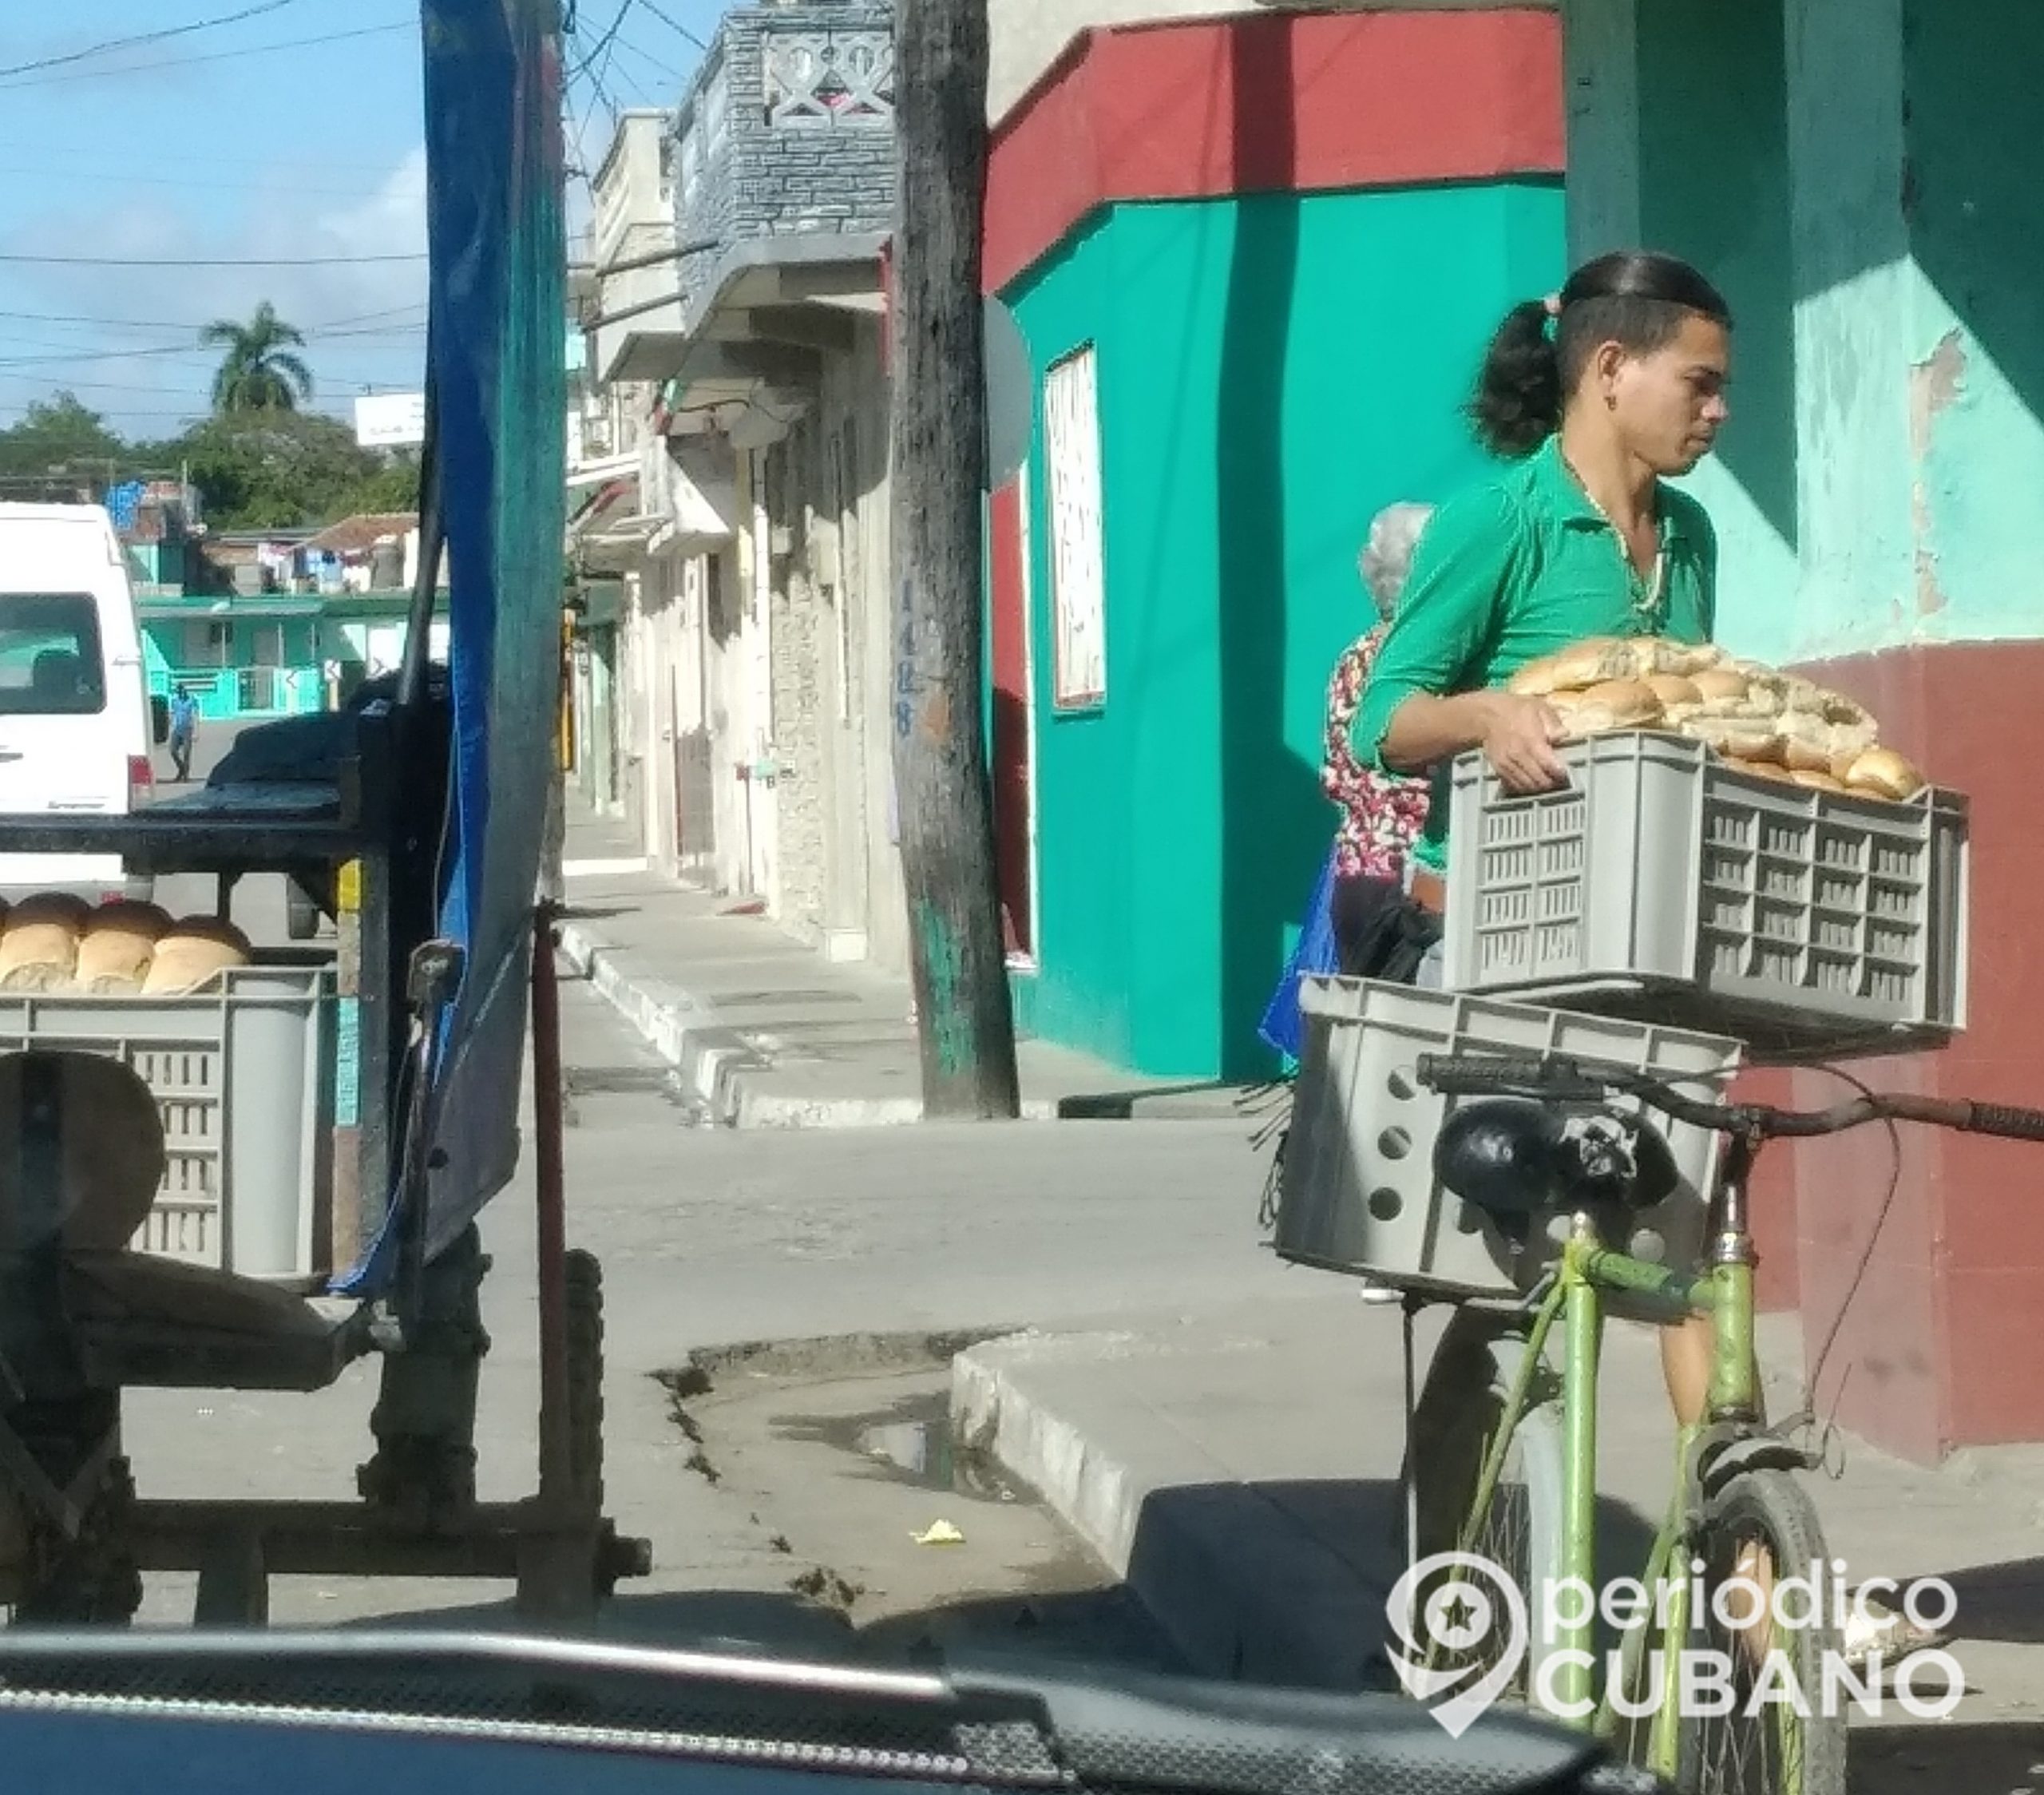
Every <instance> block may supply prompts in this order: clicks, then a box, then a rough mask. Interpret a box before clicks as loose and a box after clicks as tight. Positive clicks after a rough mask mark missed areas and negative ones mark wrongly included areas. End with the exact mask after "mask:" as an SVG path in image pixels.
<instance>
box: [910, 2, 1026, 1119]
mask: <svg viewBox="0 0 2044 1795" xmlns="http://www.w3.org/2000/svg"><path fill="white" fill-rule="evenodd" d="M986 7H987V0H898V3H897V6H896V7H895V13H894V84H895V85H894V91H895V121H894V122H895V130H896V133H897V140H898V142H899V145H900V152H901V187H900V194H899V199H898V201H897V206H898V211H897V221H896V225H895V236H894V244H893V329H894V337H893V436H894V444H893V448H894V454H893V493H894V499H893V543H894V581H893V584H894V613H893V624H894V633H893V648H894V653H893V704H892V712H893V739H894V780H895V792H896V798H897V810H898V815H899V822H900V833H901V866H902V874H903V878H904V881H905V884H906V886H907V888H908V900H909V943H910V952H911V954H912V957H913V964H914V972H915V989H916V1003H917V1015H918V1016H919V1017H920V1019H921V1036H922V1043H921V1044H922V1072H923V1107H924V1112H925V1115H929V1116H930V1117H932V1118H939V1117H951V1118H960V1117H965V1118H994V1117H1012V1116H1014V1115H1019V1114H1020V1108H1021V1102H1020V1090H1019V1087H1018V1084H1017V1080H1016V1069H1015V1021H1014V1012H1013V1010H1012V1006H1011V1004H1010V1002H1009V997H1008V965H1007V953H1006V946H1005V942H1004V939H1003V936H1002V932H1001V924H1000V891H999V888H998V883H997V878H996V870H995V860H994V834H993V801H992V786H991V784H990V782H989V781H988V776H987V765H986V755H985V743H984V728H983V726H982V718H983V715H984V709H983V707H984V691H983V690H982V672H981V663H982V660H983V653H982V648H981V620H980V610H981V605H980V584H981V581H982V578H983V573H982V569H983V566H984V563H983V560H982V542H981V537H982V533H983V528H984V525H983V513H982V510H981V506H982V505H983V503H984V490H985V484H986V481H985V475H986V381H985V378H984V365H983V363H984V351H983V345H982V343H981V319H982V312H981V309H980V308H981V299H980V208H981V200H982V195H983V192H984V187H985V183H986V160H987V126H986V104H987V14H986Z"/></svg>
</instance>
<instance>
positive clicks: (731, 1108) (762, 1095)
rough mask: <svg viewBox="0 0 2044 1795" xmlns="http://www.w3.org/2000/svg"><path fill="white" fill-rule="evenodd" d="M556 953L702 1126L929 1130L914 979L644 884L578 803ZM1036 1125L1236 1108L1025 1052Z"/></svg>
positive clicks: (692, 895) (692, 896)
mask: <svg viewBox="0 0 2044 1795" xmlns="http://www.w3.org/2000/svg"><path fill="white" fill-rule="evenodd" d="M564 866H565V869H566V874H567V877H566V885H567V894H568V913H567V916H566V917H565V919H564V922H563V924H562V927H561V952H562V954H563V956H564V958H565V959H566V960H567V961H568V962H569V964H570V965H572V966H573V967H574V969H575V970H576V972H577V973H580V975H581V976H582V977H584V978H587V979H588V980H589V981H590V982H591V984H592V985H593V987H594V988H595V989H596V991H597V992H598V993H600V995H601V996H602V997H604V999H605V1000H606V1001H608V1002H609V1003H611V1004H612V1005H614V1006H615V1007H616V1008H617V1009H618V1010H619V1012H620V1013H622V1014H623V1015H624V1017H625V1018H626V1020H628V1021H629V1022H630V1023H631V1024H632V1026H633V1027H634V1028H636V1029H637V1030H638V1031H639V1032H640V1034H641V1035H643V1036H644V1037H645V1038H646V1040H648V1042H649V1043H650V1044H652V1047H653V1048H654V1049H655V1051H656V1052H658V1053H659V1054H660V1056H661V1057H662V1058H663V1059H664V1060H666V1061H667V1063H668V1064H670V1065H671V1066H672V1067H673V1068H675V1075H676V1079H677V1082H678V1084H679V1088H680V1093H681V1095H682V1096H683V1099H684V1100H686V1101H687V1103H689V1104H691V1105H692V1106H693V1107H695V1109H696V1110H697V1111H698V1112H699V1115H701V1117H702V1118H703V1119H704V1120H707V1121H711V1122H716V1123H725V1124H727V1125H731V1126H734V1127H742V1128H762V1127H767V1128H786V1127H869V1126H874V1125H879V1124H887V1123H906V1122H913V1121H917V1120H918V1119H920V1118H921V1115H922V1097H921V1064H920V1060H919V1059H918V1048H917V1036H916V1029H915V1026H914V1024H913V1023H912V1022H911V1021H910V1020H909V1002H910V998H909V981H908V980H907V979H906V978H905V977H889V976H887V975H885V974H882V973H876V972H875V971H873V969H871V968H870V967H868V966H866V965H860V964H857V963H852V964H844V963H840V962H834V961H830V960H827V959H826V958H825V957H823V955H822V954H821V953H818V952H817V951H815V950H814V949H812V948H810V947H808V946H806V945H804V944H803V943H802V942H800V941H797V940H795V939H794V937H792V936H790V935H789V934H787V933H785V932H784V931H782V929H779V928H778V927H777V926H776V925H774V923H772V922H771V921H768V920H767V919H766V918H765V917H762V916H759V915H758V914H755V913H748V909H747V905H744V904H743V903H742V902H739V901H733V900H729V899H723V898H718V897H711V896H710V895H708V894H705V893H703V892H699V891H694V890H688V889H687V888H685V887H683V886H677V885H675V884H673V883H672V882H670V881H667V880H665V879H663V878H660V877H659V876H658V875H657V874H654V873H652V872H651V871H649V870H647V866H646V863H645V860H644V856H643V854H638V853H636V851H635V850H634V847H633V845H632V842H631V841H630V839H629V838H628V836H627V834H626V833H625V831H624V829H623V828H622V826H620V825H618V824H616V823H614V822H608V821H607V820H604V819H602V818H595V817H592V816H591V815H590V814H588V812H587V811H586V810H584V809H582V808H581V807H580V806H579V805H578V804H577V803H576V802H575V800H573V799H572V798H571V799H570V808H569V814H568V831H567V851H566V854H565V856H564ZM1019 1057H1020V1063H1021V1075H1022V1092H1023V1100H1024V1113H1025V1114H1026V1115H1029V1116H1032V1117H1035V1118H1048V1117H1052V1116H1070V1117H1087V1118H1131V1117H1139V1118H1142V1119H1152V1120H1154V1119H1167V1118H1173V1119H1176V1118H1194V1119H1213V1118H1227V1117H1231V1116H1233V1115H1235V1114H1236V1113H1237V1111H1236V1108H1235V1100H1236V1096H1237V1093H1236V1092H1235V1091H1234V1090H1233V1089H1231V1088H1228V1087H1226V1086H1222V1085H1216V1084H1172V1083H1170V1082H1168V1081H1166V1080H1156V1079H1145V1078H1142V1077H1139V1076H1135V1075H1134V1074H1131V1073H1128V1072H1122V1071H1119V1070H1117V1069H1115V1068H1113V1067H1111V1066H1108V1065H1105V1064H1102V1063H1101V1062H1100V1061H1099V1060H1093V1059H1091V1058H1089V1057H1088V1056H1086V1055H1084V1054H1082V1053H1075V1052H1071V1051H1069V1050H1068V1049H1066V1048H1060V1047H1055V1046H1053V1045H1052V1044H1050V1043H1048V1042H1046V1041H1035V1040H1028V1041H1024V1042H1022V1043H1021V1044H1020V1053H1019Z"/></svg>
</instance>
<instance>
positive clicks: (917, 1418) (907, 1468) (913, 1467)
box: [774, 1392, 1022, 1502]
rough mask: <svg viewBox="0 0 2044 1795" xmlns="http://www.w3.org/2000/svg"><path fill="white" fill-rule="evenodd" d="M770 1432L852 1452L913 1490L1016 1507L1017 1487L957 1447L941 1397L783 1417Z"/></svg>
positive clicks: (947, 1405)
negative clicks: (845, 1412) (871, 1410)
mask: <svg viewBox="0 0 2044 1795" xmlns="http://www.w3.org/2000/svg"><path fill="white" fill-rule="evenodd" d="M774 1431H775V1432H777V1433H779V1434H780V1435H781V1436H782V1437H783V1438H785V1439H789V1440H814V1441H816V1442H817V1443H818V1444H821V1445H826V1446H833V1447H835V1448H837V1449H838V1450H839V1451H840V1452H853V1453H855V1454H857V1455H858V1456H859V1457H860V1458H862V1459H863V1460H866V1462H867V1463H868V1464H870V1465H872V1466H873V1468H874V1469H875V1470H876V1471H877V1472H879V1473H880V1475H881V1476H885V1477H890V1478H892V1479H893V1480H895V1481H897V1482H899V1483H904V1484H914V1485H915V1486H916V1487H917V1488H918V1489H927V1490H943V1491H945V1492H947V1493H949V1494H951V1495H954V1496H970V1497H972V1499H973V1500H976V1501H980V1502H1017V1501H1020V1500H1022V1492H1021V1490H1020V1487H1019V1486H1017V1485H1016V1484H1012V1483H1011V1482H1009V1481H1008V1480H1007V1479H1006V1478H1004V1476H1001V1474H1000V1468H999V1467H997V1466H996V1465H995V1464H993V1463H992V1460H989V1459H988V1458H987V1457H986V1456H984V1454H982V1453H979V1452H972V1451H969V1450H968V1449H967V1448H964V1447H961V1445H959V1444H958V1443H957V1440H955V1439H954V1438H953V1436H952V1432H951V1405H950V1400H949V1397H948V1396H947V1395H945V1393H941V1392H940V1393H937V1394H936V1395H933V1396H927V1397H916V1398H915V1399H913V1401H907V1402H902V1403H897V1405H895V1406H894V1407H893V1408H892V1409H883V1410H881V1411H880V1412H879V1413H877V1414H870V1415H850V1416H786V1417H779V1418H777V1419H776V1420H775V1421H774Z"/></svg>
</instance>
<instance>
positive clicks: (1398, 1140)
mask: <svg viewBox="0 0 2044 1795" xmlns="http://www.w3.org/2000/svg"><path fill="white" fill-rule="evenodd" d="M1300 1008H1301V1010H1302V1011H1303V1012H1304V1014H1305V1052H1304V1054H1303V1055H1302V1056H1301V1060H1300V1066H1299V1076H1298V1080H1297V1084H1295V1085H1294V1086H1293V1099H1292V1122H1291V1129H1290V1132H1289V1135H1287V1137H1286V1139H1285V1152H1284V1164H1283V1171H1282V1178H1281V1184H1280V1187H1279V1194H1278V1219H1277V1227H1276V1231H1275V1235H1274V1242H1273V1244H1274V1246H1275V1247H1276V1250H1277V1251H1278V1254H1279V1255H1280V1256H1281V1258H1287V1259H1290V1260H1293V1261H1294V1262H1297V1263H1300V1264H1303V1265H1311V1266H1320V1267H1321V1268H1323V1269H1325V1270H1335V1271H1346V1272H1353V1273H1357V1274H1365V1275H1367V1276H1369V1277H1373V1278H1377V1279H1378V1280H1379V1281H1380V1282H1385V1283H1390V1284H1396V1285H1399V1286H1403V1287H1404V1288H1408V1289H1413V1290H1424V1291H1427V1292H1429V1293H1431V1294H1437V1295H1445V1296H1460V1297H1500V1296H1511V1295H1515V1294H1523V1292H1524V1291H1525V1290H1527V1288H1528V1287H1529V1286H1530V1285H1531V1282H1533V1280H1534V1279H1535V1278H1536V1277H1537V1275H1538V1274H1539V1270H1540V1267H1541V1266H1543V1264H1544V1263H1545V1262H1546V1259H1547V1255H1546V1254H1543V1252H1542V1251H1541V1250H1540V1249H1539V1241H1538V1239H1537V1238H1536V1240H1535V1242H1534V1243H1533V1245H1532V1246H1531V1248H1530V1249H1529V1250H1527V1251H1524V1252H1516V1253H1515V1251H1514V1250H1512V1247H1511V1244H1510V1243H1509V1242H1507V1241H1506V1240H1505V1238H1503V1235H1501V1234H1499V1232H1498V1231H1497V1230H1496V1229H1495V1228H1494V1227H1493V1226H1491V1223H1490V1222H1488V1221H1487V1219H1486V1218H1484V1216H1483V1214H1482V1212H1481V1211H1479V1210H1476V1209H1472V1207H1470V1206H1469V1205H1468V1204H1467V1203H1464V1202H1463V1201H1462V1200H1461V1199H1460V1198H1459V1197H1456V1196H1455V1195H1452V1193H1451V1192H1449V1191H1445V1190H1444V1189H1442V1187H1440V1184H1439V1183H1437V1182H1436V1179H1435V1177H1434V1173H1433V1150H1434V1142H1435V1140H1436V1137H1437V1136H1438V1135H1439V1134H1440V1129H1441V1125H1442V1123H1444V1122H1445V1121H1446V1119H1447V1118H1448V1115H1449V1114H1450V1112H1451V1108H1452V1102H1453V1100H1450V1099H1448V1098H1446V1097H1442V1096H1436V1094H1434V1093H1433V1092H1430V1091H1427V1090H1425V1089H1423V1088H1421V1087H1420V1083H1419V1080H1418V1077H1417V1076H1416V1066H1417V1063H1418V1060H1419V1058H1420V1055H1422V1054H1424V1053H1451V1052H1470V1051H1474V1052H1481V1051H1483V1050H1485V1049H1489V1050H1491V1051H1499V1050H1513V1051H1519V1052H1556V1053H1566V1054H1569V1055H1572V1056H1575V1057H1576V1058H1578V1059H1580V1060H1594V1061H1598V1062H1601V1063H1602V1064H1609V1065H1618V1066H1623V1067H1626V1068H1630V1070H1633V1071H1635V1072H1654V1073H1656V1074H1658V1075H1659V1076H1662V1077H1664V1078H1666V1079H1667V1080H1668V1081H1669V1082H1670V1083H1671V1084H1675V1085H1676V1086H1677V1087H1678V1088H1680V1089H1682V1090H1684V1091H1686V1092H1689V1094H1690V1095H1692V1096H1697V1097H1705V1098H1708V1097H1713V1096H1717V1095H1719V1094H1721V1092H1722V1090H1723V1088H1724V1087H1725V1084H1727V1083H1728V1082H1729V1080H1730V1078H1731V1076H1732V1075H1733V1072H1736V1071H1737V1068H1738V1065H1739V1063H1740V1059H1741V1050H1740V1045H1739V1043H1738V1042H1737V1041H1736V1040H1728V1039H1723V1038H1721V1037H1717V1036H1709V1035H1699V1034H1694V1033H1691V1032H1688V1031H1686V1030H1683V1029H1678V1028H1662V1027H1658V1026H1657V1025H1654V1024H1649V1023H1639V1022H1626V1021H1622V1020H1618V1019H1617V1018H1614V1017H1610V1016H1586V1015H1581V1014H1578V1013H1575V1012H1571V1011H1567V1010H1557V1009H1543V1008H1535V1007H1534V1006H1532V1005H1531V1004H1509V1003H1503V1002H1500V1001H1498V1000H1497V999H1495V998H1490V997H1470V996H1467V995H1464V994H1460V993H1448V992H1440V991H1423V990H1418V989H1414V988H1412V986H1409V985H1380V984H1376V983H1373V982H1371V981H1367V980H1363V979H1309V980H1305V981H1302V982H1301V986H1300ZM1658 1125H1659V1126H1660V1127H1662V1129H1663V1131H1664V1132H1665V1133H1666V1136H1667V1139H1668V1144H1669V1146H1670V1148H1671V1149H1672V1150H1673V1151H1674V1155H1675V1162H1676V1164H1677V1166H1678V1168H1679V1170H1680V1171H1681V1174H1682V1188H1681V1189H1679V1190H1678V1191H1677V1192H1676V1193H1675V1195H1674V1196H1672V1197H1670V1198H1669V1199H1667V1201H1666V1202H1665V1203H1660V1204H1658V1205H1657V1206H1656V1207H1654V1208H1652V1209H1650V1210H1646V1211H1641V1212H1640V1213H1639V1214H1638V1215H1637V1216H1636V1217H1634V1218H1633V1226H1632V1227H1631V1229H1630V1231H1629V1232H1628V1233H1627V1234H1626V1237H1625V1238H1622V1239H1614V1240H1613V1241H1612V1242H1611V1244H1612V1245H1614V1246H1621V1247H1624V1248H1626V1250H1630V1251H1631V1252H1632V1253H1634V1254H1636V1255H1637V1256H1638V1257H1639V1258H1644V1259H1648V1260H1651V1261H1654V1262H1658V1263H1662V1264H1666V1265H1670V1266H1687V1265H1692V1264H1693V1263H1694V1262H1696V1259H1697V1255H1698V1254H1699V1253H1700V1252H1701V1247H1702V1244H1703V1230H1704V1224H1705V1211H1706V1198H1707V1194H1708V1192H1709V1189H1710V1186H1711V1182H1712V1180H1713V1178H1714V1177H1715V1176H1716V1173H1717V1155H1718V1150H1719V1147H1720V1144H1721V1143H1720V1141H1719V1139H1718V1137H1717V1135H1715V1134H1713V1133H1711V1132H1709V1131H1707V1130H1705V1129H1701V1128H1694V1127H1689V1126H1687V1125H1686V1124H1684V1123H1669V1122H1666V1121H1662V1122H1660V1123H1658ZM1566 1226H1567V1218H1566V1217H1563V1216H1560V1215H1556V1216H1554V1217H1552V1218H1550V1226H1549V1238H1553V1239H1558V1238H1560V1234H1559V1230H1562V1229H1563V1228H1565V1227H1566Z"/></svg>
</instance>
